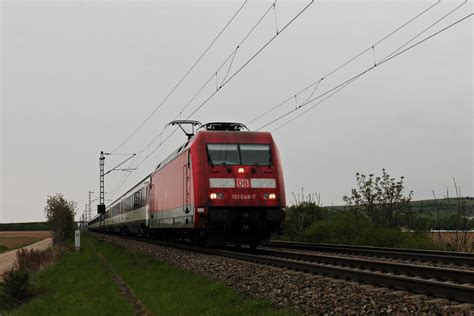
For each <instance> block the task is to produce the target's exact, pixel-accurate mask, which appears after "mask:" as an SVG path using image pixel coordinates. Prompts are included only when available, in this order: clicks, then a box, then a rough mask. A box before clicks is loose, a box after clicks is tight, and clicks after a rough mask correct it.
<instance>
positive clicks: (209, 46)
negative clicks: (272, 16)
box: [112, 0, 248, 152]
mask: <svg viewBox="0 0 474 316" xmlns="http://www.w3.org/2000/svg"><path fill="white" fill-rule="evenodd" d="M247 2H248V0H245V1H244V2H243V3H242V5H241V6H240V7H239V8H238V10H237V11H236V12H235V13H234V14H233V15H232V17H231V18H230V20H229V21H228V22H227V23H226V24H225V25H224V27H223V28H222V30H221V31H220V32H219V33H218V34H217V36H216V37H215V38H214V39H213V40H212V42H211V43H210V44H209V45H208V46H207V48H206V49H205V50H204V52H203V53H202V54H201V55H200V56H199V57H198V58H197V59H196V61H195V62H194V63H193V65H192V66H191V67H190V68H189V69H188V71H186V73H185V74H184V75H183V76H182V77H181V79H179V80H178V82H177V83H176V84H175V85H174V87H173V88H172V89H171V91H170V92H169V93H168V94H167V95H166V96H165V98H164V99H163V100H162V101H161V102H160V103H159V104H158V105H157V106H156V107H155V108H154V109H153V110H152V112H151V113H150V114H149V115H148V116H147V117H146V118H145V120H143V121H142V122H141V123H140V124H139V125H138V127H137V128H136V129H134V130H133V132H132V133H131V134H130V135H129V136H128V137H127V138H125V140H124V141H123V142H121V143H120V144H119V145H118V146H117V147H115V148H114V150H112V152H115V151H117V150H119V149H120V148H122V146H124V145H125V144H126V143H127V142H128V141H129V140H130V139H131V138H132V137H133V136H134V135H135V134H136V133H137V132H138V131H139V130H140V129H141V128H142V127H143V126H144V125H145V124H146V123H147V122H148V121H149V120H150V119H151V118H152V117H153V115H154V114H155V113H156V112H157V111H158V110H159V109H160V108H161V107H162V106H163V104H164V103H165V102H166V101H167V100H168V99H169V97H170V96H171V95H172V94H173V93H174V92H175V91H176V89H177V88H178V87H179V86H180V85H181V83H182V82H183V81H184V80H185V79H186V78H187V77H188V75H189V74H190V73H191V72H192V71H193V69H194V68H195V67H196V65H197V64H198V63H199V62H200V61H201V60H202V59H203V58H204V56H205V55H206V54H207V52H208V51H209V50H210V49H211V47H212V46H213V45H214V44H215V42H216V41H217V40H218V39H219V38H220V37H221V35H222V34H223V33H224V31H225V30H226V29H227V27H228V26H229V25H230V24H231V23H232V21H234V19H235V18H236V17H237V15H238V14H239V13H240V11H242V9H243V8H244V6H245V5H246V4H247Z"/></svg>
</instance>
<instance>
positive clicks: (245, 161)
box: [207, 144, 272, 166]
mask: <svg viewBox="0 0 474 316" xmlns="http://www.w3.org/2000/svg"><path fill="white" fill-rule="evenodd" d="M207 152H208V156H209V164H211V165H257V166H269V165H271V164H272V156H271V151H270V145H266V144H208V145H207Z"/></svg>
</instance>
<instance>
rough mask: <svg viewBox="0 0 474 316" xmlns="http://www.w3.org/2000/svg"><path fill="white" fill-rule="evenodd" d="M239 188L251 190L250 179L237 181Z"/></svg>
mask: <svg viewBox="0 0 474 316" xmlns="http://www.w3.org/2000/svg"><path fill="white" fill-rule="evenodd" d="M236 180H237V181H236V183H237V187H238V188H250V180H249V179H236Z"/></svg>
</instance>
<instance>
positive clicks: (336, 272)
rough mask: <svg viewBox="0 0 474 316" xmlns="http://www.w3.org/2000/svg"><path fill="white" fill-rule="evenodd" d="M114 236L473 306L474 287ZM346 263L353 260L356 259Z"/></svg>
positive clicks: (330, 265) (352, 268)
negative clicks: (405, 291)
mask: <svg viewBox="0 0 474 316" xmlns="http://www.w3.org/2000/svg"><path fill="white" fill-rule="evenodd" d="M115 236H118V237H121V238H126V239H132V240H136V241H141V242H146V243H151V244H157V245H160V246H165V247H172V248H178V249H182V250H189V251H192V252H196V253H202V254H206V255H215V256H220V257H226V258H232V259H239V260H243V261H249V262H255V263H258V264H264V265H269V266H275V267H280V268H286V269H290V270H296V271H303V272H307V273H312V274H318V275H324V276H331V277H335V278H339V279H344V280H352V281H356V282H361V283H368V284H374V285H378V286H384V287H388V288H392V289H399V290H407V291H411V292H414V293H421V294H425V295H429V296H435V297H442V298H447V299H450V300H455V301H460V302H466V303H471V304H473V303H474V285H473V284H455V283H453V282H449V281H448V282H446V281H438V280H433V279H425V278H421V277H419V276H415V277H410V276H406V275H396V274H394V273H386V272H382V271H370V270H368V269H361V268H354V267H349V266H345V267H344V266H337V265H334V264H324V263H315V262H308V261H301V259H299V260H295V259H287V258H281V257H275V256H269V255H268V254H270V253H269V252H267V255H265V252H263V254H253V253H246V252H244V251H245V250H244V251H242V249H240V250H239V251H229V250H223V249H213V248H201V247H195V246H191V245H185V244H176V243H167V242H163V241H157V240H151V239H146V238H142V237H136V236H123V235H115ZM258 251H262V250H258ZM301 255H303V254H301ZM347 259H348V260H352V259H354V258H347ZM429 268H431V267H429ZM430 271H434V270H430ZM454 273H456V272H454Z"/></svg>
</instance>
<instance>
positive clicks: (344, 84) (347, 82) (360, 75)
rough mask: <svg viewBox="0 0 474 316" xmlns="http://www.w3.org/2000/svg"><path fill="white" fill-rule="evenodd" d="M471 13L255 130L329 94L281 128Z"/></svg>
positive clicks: (470, 15)
mask: <svg viewBox="0 0 474 316" xmlns="http://www.w3.org/2000/svg"><path fill="white" fill-rule="evenodd" d="M472 15H473V13H471V14H468V15H466V16H464V17H463V18H461V19H459V20H456V21H455V22H453V23H451V24H449V25H448V26H446V27H444V28H442V29H441V30H439V31H437V32H435V33H433V34H431V35H429V36H427V37H425V38H423V39H422V40H420V41H418V42H416V43H414V44H412V45H410V46H409V47H407V48H405V49H403V50H401V51H397V52H396V53H394V54H393V52H392V53H390V54H389V55H387V57H385V58H384V59H382V61H380V62H379V63H378V64H377V65H373V66H371V67H369V68H367V69H366V70H364V71H362V72H360V73H359V74H357V75H356V76H353V77H351V78H350V79H348V80H346V81H344V82H343V83H341V84H339V85H337V86H336V87H334V88H332V89H330V90H328V91H326V92H324V93H323V94H321V95H319V96H317V97H315V98H313V99H311V100H309V101H308V102H306V103H305V104H302V105H300V106H299V107H298V108H295V109H292V110H290V111H288V112H286V113H284V114H283V115H281V116H279V117H277V118H275V119H273V120H272V121H271V122H269V123H267V124H265V125H263V126H260V127H259V128H258V129H257V130H261V129H263V128H265V127H267V126H269V125H271V124H273V123H275V122H277V121H279V120H281V119H283V118H284V117H286V116H288V115H290V114H291V113H294V112H295V111H298V110H299V109H301V108H302V107H303V106H305V105H308V104H310V103H312V102H314V101H315V100H317V99H319V98H321V97H322V96H324V95H327V94H329V96H328V97H326V98H324V99H323V100H322V101H320V102H318V103H316V104H313V105H311V106H310V107H309V108H308V109H307V110H306V111H304V112H302V113H301V114H299V115H298V116H296V117H294V118H292V119H290V120H289V121H288V122H286V123H285V124H283V125H281V126H279V127H278V128H276V129H275V130H277V129H281V128H282V127H284V126H286V125H287V124H289V123H290V122H293V121H294V120H296V119H297V118H299V117H301V116H302V115H303V114H305V113H306V112H308V111H309V110H311V109H313V108H314V107H315V106H317V105H318V104H320V103H322V102H323V101H325V100H327V99H328V98H329V97H330V96H332V95H334V94H335V93H337V92H339V91H340V90H342V89H343V88H345V87H347V86H348V85H349V84H350V83H352V82H353V81H355V80H356V79H358V78H360V77H362V76H363V75H365V74H366V73H368V72H369V71H371V70H373V69H375V68H379V66H381V65H383V64H385V63H386V62H388V61H390V60H393V59H394V58H396V57H398V56H400V55H402V54H404V53H405V52H407V51H409V50H411V49H413V48H415V47H416V46H418V45H420V44H422V43H424V42H425V41H427V40H429V39H431V38H433V37H435V36H437V35H439V34H441V33H443V32H445V31H446V30H448V29H450V28H452V27H453V26H455V25H457V24H459V23H461V22H462V21H464V20H466V19H468V18H470V17H472ZM431 27H432V26H430V28H431ZM422 32H425V30H423V31H422ZM397 50H398V49H397ZM332 92H334V93H332ZM275 130H273V131H275Z"/></svg>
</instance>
